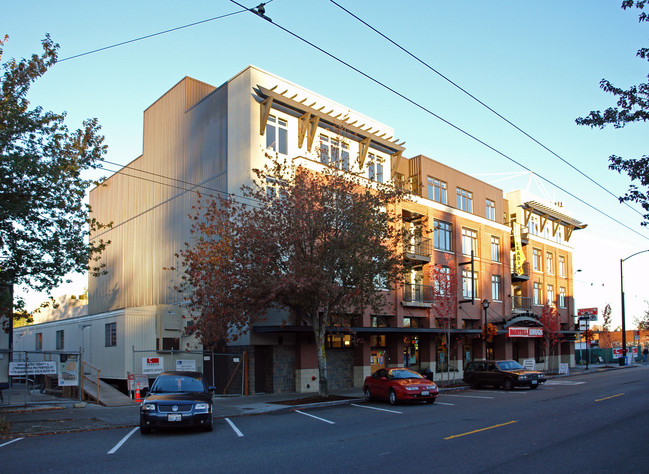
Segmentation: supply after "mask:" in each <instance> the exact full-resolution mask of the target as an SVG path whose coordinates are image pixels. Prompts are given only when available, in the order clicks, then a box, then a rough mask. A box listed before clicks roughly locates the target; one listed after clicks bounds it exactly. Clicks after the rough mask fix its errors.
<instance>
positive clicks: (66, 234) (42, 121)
mask: <svg viewBox="0 0 649 474" xmlns="http://www.w3.org/2000/svg"><path fill="white" fill-rule="evenodd" d="M6 40H7V37H6V36H5V39H4V41H2V42H0V58H1V57H2V52H3V47H4V42H6ZM42 45H43V53H42V55H40V56H38V55H36V54H34V55H32V57H31V58H29V59H22V60H20V61H16V60H14V59H10V60H8V61H6V62H5V63H3V64H2V66H1V67H2V71H3V74H2V76H1V77H0V88H1V90H2V95H1V96H0V169H1V170H2V172H1V173H0V246H1V247H0V252H2V253H1V255H0V284H2V285H25V286H26V287H28V288H31V289H33V290H36V291H50V290H52V289H53V288H55V287H56V286H58V285H59V284H61V282H62V281H63V277H64V276H65V275H66V274H68V273H70V272H85V271H88V270H90V271H92V272H93V273H95V274H97V273H100V272H101V268H100V267H98V266H94V267H91V265H92V262H96V261H97V259H98V255H99V253H100V252H101V251H102V250H103V249H104V248H105V246H106V245H107V244H108V242H104V241H99V242H91V243H90V244H89V243H88V236H89V234H90V232H93V231H96V230H98V229H100V228H101V227H104V226H103V225H101V224H100V223H98V222H96V221H95V220H94V219H92V218H91V217H90V209H89V207H88V206H87V205H86V204H84V202H83V201H84V198H85V194H86V190H87V189H88V187H89V186H90V185H91V184H93V182H92V181H90V180H87V179H84V178H83V177H82V174H83V172H85V171H87V170H90V169H95V168H97V167H99V166H100V163H101V161H102V159H103V156H104V155H105V153H106V146H105V145H104V144H103V142H104V137H103V136H101V135H100V134H99V131H100V126H99V124H98V122H97V120H96V119H88V120H86V121H85V122H84V124H83V127H82V128H80V129H78V130H76V131H71V130H69V129H68V127H67V125H66V124H65V118H66V115H65V113H63V114H56V113H54V112H47V111H44V110H43V108H42V107H39V106H37V107H34V108H30V102H29V100H28V99H27V94H28V92H29V89H30V87H31V85H32V84H33V83H34V82H35V81H36V80H37V79H39V78H40V77H42V76H43V75H44V74H45V72H46V71H47V70H48V69H49V68H50V67H52V66H53V65H54V64H55V63H56V59H57V50H58V45H57V44H54V43H53V42H52V40H51V39H50V37H49V35H48V36H46V37H45V39H44V40H43V41H42ZM23 305H24V303H23V302H22V301H17V302H15V307H16V308H17V309H21V308H22V307H23ZM3 307H4V308H7V307H10V305H3Z"/></svg>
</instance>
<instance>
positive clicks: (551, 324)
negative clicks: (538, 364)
mask: <svg viewBox="0 0 649 474" xmlns="http://www.w3.org/2000/svg"><path fill="white" fill-rule="evenodd" d="M539 321H540V323H541V324H542V325H543V329H544V331H543V338H544V339H545V350H546V352H547V353H548V354H552V353H553V352H554V350H555V349H556V347H557V346H558V345H559V343H561V341H562V340H563V336H562V335H561V319H560V316H559V313H558V312H557V309H556V308H555V307H554V306H550V305H548V304H546V305H545V306H543V309H542V310H541V316H540V317H539Z"/></svg>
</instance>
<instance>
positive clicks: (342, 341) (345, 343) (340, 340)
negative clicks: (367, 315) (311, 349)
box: [325, 334, 352, 349]
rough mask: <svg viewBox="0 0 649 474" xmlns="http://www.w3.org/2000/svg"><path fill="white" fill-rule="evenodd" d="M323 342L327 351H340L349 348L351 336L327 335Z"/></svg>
mask: <svg viewBox="0 0 649 474" xmlns="http://www.w3.org/2000/svg"><path fill="white" fill-rule="evenodd" d="M325 341H326V344H327V348H328V349H342V348H345V347H351V345H352V336H351V334H327V339H326V340H325Z"/></svg>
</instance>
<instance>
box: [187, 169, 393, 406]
mask: <svg viewBox="0 0 649 474" xmlns="http://www.w3.org/2000/svg"><path fill="white" fill-rule="evenodd" d="M267 157H268V160H267V165H266V166H265V168H264V169H263V170H253V171H254V173H255V180H254V184H253V185H252V186H244V187H243V188H242V194H243V199H241V198H238V197H235V196H232V195H228V196H226V197H217V198H209V197H208V198H201V200H200V202H199V204H198V205H197V206H196V209H195V211H194V213H193V215H192V216H190V217H191V219H192V235H193V237H194V238H195V242H192V243H187V244H186V248H185V249H184V250H183V251H181V252H180V253H179V255H178V257H179V259H180V260H181V261H182V268H183V269H184V270H183V271H184V273H183V279H184V282H183V284H182V285H180V286H179V288H178V289H179V290H180V291H184V292H188V293H189V295H190V298H189V299H190V300H191V304H190V309H191V310H192V312H193V316H194V317H196V320H197V331H198V334H199V335H200V337H201V340H202V342H203V343H204V344H205V343H207V344H209V343H215V342H216V341H218V340H221V339H225V340H232V339H235V338H236V337H237V336H238V335H239V334H240V333H241V332H242V331H245V330H249V328H250V327H251V325H252V324H254V323H255V322H258V321H260V320H262V319H264V317H265V316H266V314H267V313H268V311H269V310H278V309H279V310H284V311H288V315H289V317H290V318H291V321H292V322H293V324H299V325H301V324H303V323H305V324H307V325H309V326H310V327H311V329H312V330H313V334H314V336H315V343H316V349H317V356H318V372H319V392H320V395H321V396H325V397H326V396H328V395H329V389H328V379H327V359H326V352H325V336H326V333H327V331H328V330H329V329H331V327H333V326H334V325H339V326H342V327H343V328H344V327H345V326H347V325H348V324H349V322H350V320H351V318H353V317H358V316H362V314H363V312H364V311H365V310H366V309H368V308H373V310H374V311H375V312H379V311H380V308H381V307H383V306H384V305H385V304H386V298H385V294H386V293H385V292H383V291H377V290H378V289H379V288H383V287H390V286H393V285H394V284H395V283H396V282H397V281H400V280H401V279H402V275H403V269H404V262H403V257H402V253H401V251H400V249H401V244H402V241H403V235H402V233H401V229H400V227H399V225H398V222H397V220H396V217H395V216H396V213H395V206H397V205H398V204H399V202H400V200H401V198H402V195H401V191H399V190H397V189H395V188H394V187H391V186H385V185H378V186H376V187H373V188H369V187H366V186H364V185H363V184H362V182H361V181H360V178H358V177H357V176H354V175H352V174H350V173H346V172H343V171H341V170H338V169H335V168H329V167H327V168H325V169H324V171H323V172H321V173H320V172H318V173H316V172H313V171H310V170H308V169H306V168H304V167H300V166H297V165H296V164H294V163H293V162H285V161H282V160H280V159H279V158H277V157H273V156H267ZM285 321H287V320H286V319H285Z"/></svg>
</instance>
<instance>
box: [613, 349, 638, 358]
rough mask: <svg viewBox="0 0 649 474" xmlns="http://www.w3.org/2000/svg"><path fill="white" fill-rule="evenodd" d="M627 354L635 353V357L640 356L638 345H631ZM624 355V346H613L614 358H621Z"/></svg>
mask: <svg viewBox="0 0 649 474" xmlns="http://www.w3.org/2000/svg"><path fill="white" fill-rule="evenodd" d="M626 353H627V355H628V354H631V353H633V355H634V357H638V348H637V347H629V348H628V349H627V350H626ZM620 357H622V348H621V347H614V348H613V358H614V359H619V358H620Z"/></svg>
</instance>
